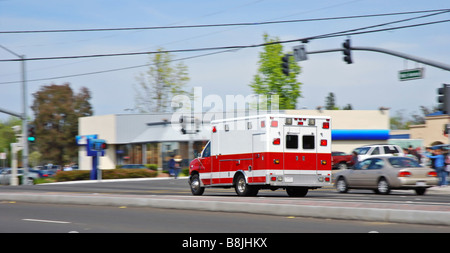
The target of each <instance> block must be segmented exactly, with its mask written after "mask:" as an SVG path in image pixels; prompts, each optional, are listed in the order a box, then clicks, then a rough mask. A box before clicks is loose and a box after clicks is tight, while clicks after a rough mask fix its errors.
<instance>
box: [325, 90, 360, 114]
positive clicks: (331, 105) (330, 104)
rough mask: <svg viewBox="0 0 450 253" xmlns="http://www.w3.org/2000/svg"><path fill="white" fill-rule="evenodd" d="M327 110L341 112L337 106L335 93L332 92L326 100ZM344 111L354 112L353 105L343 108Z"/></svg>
mask: <svg viewBox="0 0 450 253" xmlns="http://www.w3.org/2000/svg"><path fill="white" fill-rule="evenodd" d="M325 109H326V110H340V108H339V106H337V105H336V96H335V95H334V93H333V92H330V93H329V94H328V96H327V97H326V98H325ZM342 110H353V106H352V105H351V104H347V105H346V106H344V107H343V108H342Z"/></svg>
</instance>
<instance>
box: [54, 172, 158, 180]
mask: <svg viewBox="0 0 450 253" xmlns="http://www.w3.org/2000/svg"><path fill="white" fill-rule="evenodd" d="M90 174H91V171H90V170H72V171H60V172H58V173H56V174H55V176H54V178H55V180H56V181H57V182H64V181H76V180H89V179H90ZM156 175H157V172H156V171H152V170H146V169H113V170H102V179H120V178H144V177H156Z"/></svg>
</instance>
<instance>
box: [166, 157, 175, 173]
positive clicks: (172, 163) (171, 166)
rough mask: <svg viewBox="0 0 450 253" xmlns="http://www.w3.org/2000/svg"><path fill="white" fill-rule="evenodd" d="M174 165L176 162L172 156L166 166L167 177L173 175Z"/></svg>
mask: <svg viewBox="0 0 450 253" xmlns="http://www.w3.org/2000/svg"><path fill="white" fill-rule="evenodd" d="M175 163H176V162H175V159H174V156H173V155H172V156H171V157H170V160H169V164H168V166H169V177H172V176H174V175H175Z"/></svg>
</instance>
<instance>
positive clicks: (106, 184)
mask: <svg viewBox="0 0 450 253" xmlns="http://www.w3.org/2000/svg"><path fill="white" fill-rule="evenodd" d="M0 191H1V192H22V191H27V192H28V191H32V192H65V193H71V192H72V193H101V194H132V195H177V196H191V195H192V194H191V191H190V189H189V186H188V182H187V179H186V178H180V179H176V180H175V179H167V178H161V179H150V180H142V181H140V180H132V181H121V180H119V181H113V182H111V181H102V182H97V181H90V182H86V183H80V182H77V183H75V184H70V183H68V184H45V185H26V186H23V185H21V186H15V187H12V186H0ZM204 196H229V197H237V196H236V193H235V191H234V189H232V188H230V189H222V188H207V189H206V190H205V193H204ZM258 197H261V198H263V197H270V198H276V199H278V198H289V197H288V195H287V193H286V191H284V190H277V191H271V190H261V191H259V193H258ZM305 198H307V199H313V200H323V199H329V200H332V201H368V202H380V203H408V204H423V203H426V204H433V205H445V206H450V201H449V195H448V194H425V195H423V196H418V195H416V194H415V193H414V191H412V190H401V191H399V190H397V191H396V190H393V191H392V192H391V194H389V195H378V194H374V193H373V191H370V190H351V191H350V192H349V193H346V194H341V193H338V192H336V190H335V189H334V187H332V186H330V187H326V188H321V189H317V190H310V191H309V192H308V195H307V196H306V197H305ZM290 199H292V198H290Z"/></svg>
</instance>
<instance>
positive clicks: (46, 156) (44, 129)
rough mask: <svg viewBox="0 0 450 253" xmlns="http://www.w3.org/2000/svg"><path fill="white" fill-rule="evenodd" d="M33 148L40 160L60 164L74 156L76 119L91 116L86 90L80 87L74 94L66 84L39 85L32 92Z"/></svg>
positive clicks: (75, 148)
mask: <svg viewBox="0 0 450 253" xmlns="http://www.w3.org/2000/svg"><path fill="white" fill-rule="evenodd" d="M33 97H34V101H33V105H32V106H31V109H32V110H33V112H34V116H35V119H34V122H32V123H30V124H34V125H35V133H36V137H37V138H36V147H37V148H38V150H39V152H40V153H41V154H42V159H43V160H46V161H48V162H52V163H54V164H60V165H63V164H64V163H68V162H71V161H73V159H76V157H77V153H78V147H77V145H76V143H75V136H76V135H77V134H78V118H79V117H85V116H90V115H92V106H91V104H90V103H89V99H90V98H91V95H90V92H89V90H88V89H87V88H85V87H83V88H81V90H80V93H78V94H75V93H74V92H73V90H72V89H71V88H70V85H69V84H68V83H66V84H63V85H56V84H51V85H47V86H43V87H42V88H41V89H40V90H39V91H38V92H36V93H34V94H33Z"/></svg>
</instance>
